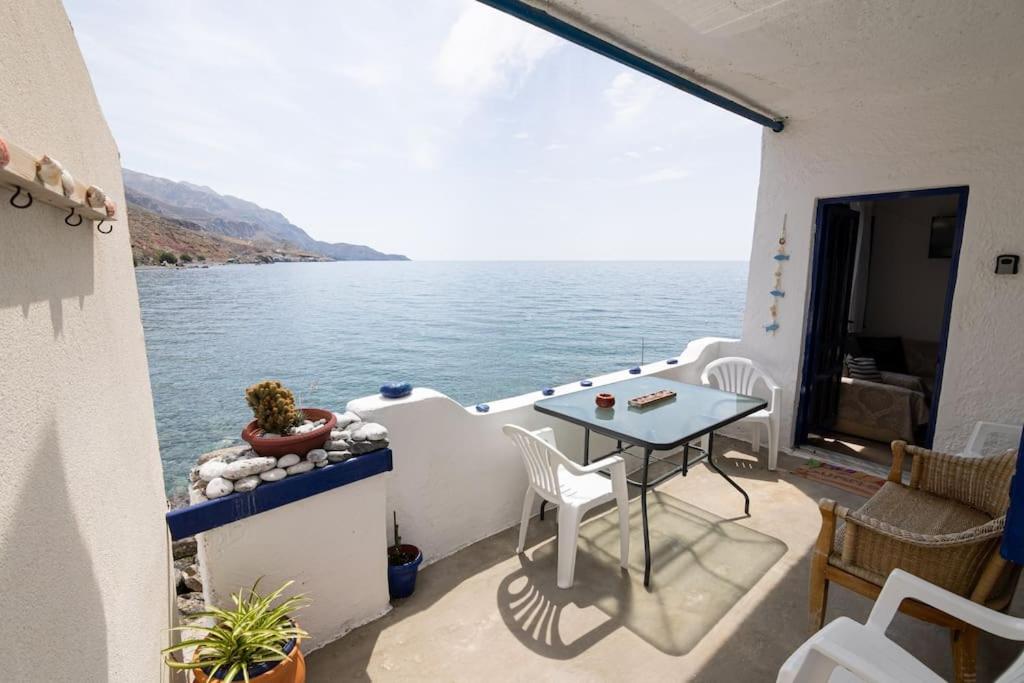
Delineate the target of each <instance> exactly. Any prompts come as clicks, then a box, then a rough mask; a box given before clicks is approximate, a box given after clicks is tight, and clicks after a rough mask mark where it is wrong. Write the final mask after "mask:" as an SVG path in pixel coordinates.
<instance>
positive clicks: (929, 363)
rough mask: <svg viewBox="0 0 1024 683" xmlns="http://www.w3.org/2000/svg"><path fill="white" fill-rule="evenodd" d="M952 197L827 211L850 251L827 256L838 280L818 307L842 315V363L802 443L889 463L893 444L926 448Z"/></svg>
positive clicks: (950, 243)
mask: <svg viewBox="0 0 1024 683" xmlns="http://www.w3.org/2000/svg"><path fill="white" fill-rule="evenodd" d="M959 197H960V195H958V194H952V193H943V194H928V195H923V196H911V197H900V198H892V199H888V198H886V199H867V200H864V201H851V202H849V203H841V204H836V205H832V206H830V207H829V208H831V209H838V210H842V212H843V214H844V216H845V219H846V221H847V224H848V225H849V226H850V227H849V230H848V231H847V233H846V239H847V241H846V244H847V245H849V246H850V247H851V248H850V249H838V250H836V251H834V252H832V254H831V257H830V260H831V263H830V264H829V265H830V266H832V267H835V268H837V270H839V271H842V272H843V274H844V275H845V278H839V280H838V281H834V288H835V289H837V290H838V291H836V292H835V293H833V294H830V295H829V296H828V297H827V299H828V301H825V302H822V305H827V306H829V307H831V308H832V309H833V310H832V314H833V316H840V315H842V311H843V310H845V316H844V318H845V320H844V321H842V322H843V324H842V333H841V337H842V339H836V340H835V342H837V343H839V344H840V348H841V349H842V353H841V354H839V355H840V357H841V359H842V365H841V368H836V370H838V372H839V373H840V376H839V377H837V378H836V379H838V390H837V391H836V392H835V395H834V397H833V406H830V408H831V409H829V410H826V411H824V413H823V414H820V415H819V416H818V418H817V419H816V420H813V421H810V422H809V424H808V436H807V444H808V445H810V446H812V447H815V448H820V449H823V450H826V451H831V452H834V453H839V454H842V455H850V456H855V457H858V458H864V459H867V460H870V461H873V462H876V463H878V464H880V465H887V464H888V463H889V458H890V455H889V450H890V446H889V444H890V442H892V441H894V440H904V441H907V442H908V443H912V444H918V445H927V444H928V443H929V441H930V438H931V425H932V422H933V418H934V410H935V407H936V405H937V402H938V388H939V387H938V383H937V378H938V376H939V370H940V367H939V362H940V349H941V348H942V346H943V336H944V325H943V323H944V320H945V316H946V305H947V301H948V299H949V293H950V287H949V285H950V278H951V275H952V273H953V269H954V268H955V263H954V250H955V238H956V232H957V211H958V202H959ZM833 224H835V222H833ZM854 233H855V235H854ZM818 341H819V342H821V341H822V340H820V339H819V340H818Z"/></svg>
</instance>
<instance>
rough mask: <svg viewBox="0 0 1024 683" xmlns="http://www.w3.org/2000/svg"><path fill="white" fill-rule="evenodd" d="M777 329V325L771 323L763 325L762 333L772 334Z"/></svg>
mask: <svg viewBox="0 0 1024 683" xmlns="http://www.w3.org/2000/svg"><path fill="white" fill-rule="evenodd" d="M777 329H779V324H778V323H772V324H770V325H765V326H764V331H765V332H774V331H775V330H777Z"/></svg>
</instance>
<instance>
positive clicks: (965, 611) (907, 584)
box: [867, 569, 1024, 640]
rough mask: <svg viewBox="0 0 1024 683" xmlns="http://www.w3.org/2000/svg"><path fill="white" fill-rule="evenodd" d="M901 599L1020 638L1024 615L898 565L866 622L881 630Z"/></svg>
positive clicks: (1008, 637) (1001, 633) (891, 617)
mask: <svg viewBox="0 0 1024 683" xmlns="http://www.w3.org/2000/svg"><path fill="white" fill-rule="evenodd" d="M904 600H917V601H918V602H922V603H924V604H926V605H931V606H932V607H934V608H936V609H938V610H941V611H943V612H945V613H946V614H949V615H950V616H953V617H955V618H957V619H959V620H961V621H965V622H967V623H968V624H971V625H972V626H976V627H977V628H979V629H981V630H983V631H987V632H988V633H991V634H993V635H996V636H999V637H1001V638H1006V639H1007V640H1024V619H1020V618H1018V617H1011V616H1009V615H1006V614H1002V613H1000V612H997V611H995V610H993V609H989V608H988V607H985V606H984V605H979V604H978V603H976V602H972V601H971V600H968V599H967V598H964V597H961V596H959V595H957V594H956V593H951V592H950V591H948V590H946V589H945V588H941V587H939V586H936V585H935V584H933V583H928V582H927V581H925V580H924V579H921V578H918V577H916V576H914V575H913V574H910V573H909V572H905V571H903V570H902V569H894V570H893V571H892V573H891V574H889V578H888V579H886V581H885V585H884V586H883V587H882V592H881V594H879V596H878V600H876V601H875V606H874V607H873V608H872V609H871V615H870V616H869V617H868V622H867V626H868V627H869V628H873V629H876V630H878V631H881V632H884V631H885V629H886V628H888V626H889V624H890V623H891V622H892V620H893V617H895V615H896V612H897V610H899V608H900V604H901V603H902V602H903V601H904Z"/></svg>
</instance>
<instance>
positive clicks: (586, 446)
mask: <svg viewBox="0 0 1024 683" xmlns="http://www.w3.org/2000/svg"><path fill="white" fill-rule="evenodd" d="M589 464H590V427H584V428H583V466H584V467H586V466H587V465H589Z"/></svg>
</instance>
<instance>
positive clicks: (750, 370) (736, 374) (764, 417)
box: [700, 357, 782, 470]
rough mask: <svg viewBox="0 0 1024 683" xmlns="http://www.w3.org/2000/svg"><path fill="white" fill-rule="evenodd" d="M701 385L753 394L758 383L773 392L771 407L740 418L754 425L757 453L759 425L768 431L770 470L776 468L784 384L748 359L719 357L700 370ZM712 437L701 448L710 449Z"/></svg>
mask: <svg viewBox="0 0 1024 683" xmlns="http://www.w3.org/2000/svg"><path fill="white" fill-rule="evenodd" d="M700 381H701V384H704V385H707V386H715V387H716V388H718V389H721V390H722V391H730V392H732V393H734V394H745V395H747V396H754V395H755V393H754V392H755V390H756V389H757V384H758V382H762V383H763V384H764V385H765V387H767V389H768V391H769V392H770V395H771V397H770V398H769V400H768V407H767V408H765V409H763V410H759V411H757V412H756V413H754V414H752V415H748V416H747V417H745V418H743V419H742V420H739V422H748V423H750V425H751V435H750V447H751V448H752V449H753V451H754V453H758V452H759V451H760V450H761V431H760V426H761V425H764V426H765V428H766V429H767V430H768V469H769V470H774V469H775V466H776V465H777V464H778V461H779V416H780V414H781V410H780V402H781V401H782V387H780V386H779V385H778V384H776V383H775V381H774V380H772V378H771V377H769V376H768V373H766V372H765V371H764V370H762V369H761V367H760V366H759V365H758V364H757V363H755V362H754V361H752V360H750V359H749V358H737V357H728V358H719V359H718V360H716V361H712V362H710V363H708V364H707V367H705V368H704V372H702V373H700ZM709 443H710V439H709V438H708V436H704V437H703V438H702V439H701V448H703V449H704V450H707V448H708V444H709Z"/></svg>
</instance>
